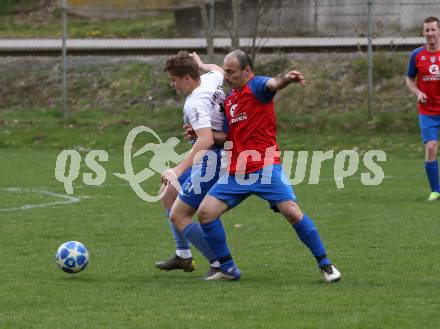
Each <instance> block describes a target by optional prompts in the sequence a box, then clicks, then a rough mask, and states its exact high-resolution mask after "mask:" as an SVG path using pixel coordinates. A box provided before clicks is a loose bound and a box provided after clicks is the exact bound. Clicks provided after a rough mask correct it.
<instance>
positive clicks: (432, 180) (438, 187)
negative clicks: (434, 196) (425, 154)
mask: <svg viewBox="0 0 440 329" xmlns="http://www.w3.org/2000/svg"><path fill="white" fill-rule="evenodd" d="M425 170H426V175H427V176H428V181H429V185H430V186H431V191H432V192H439V193H440V183H439V179H438V161H437V160H434V161H431V162H427V161H425Z"/></svg>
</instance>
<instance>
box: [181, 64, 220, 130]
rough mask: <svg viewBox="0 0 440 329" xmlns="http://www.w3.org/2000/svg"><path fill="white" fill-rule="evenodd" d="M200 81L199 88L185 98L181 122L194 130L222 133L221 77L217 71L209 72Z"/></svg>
mask: <svg viewBox="0 0 440 329" xmlns="http://www.w3.org/2000/svg"><path fill="white" fill-rule="evenodd" d="M200 81H201V83H200V86H198V87H197V88H196V89H194V90H193V92H192V93H191V94H189V95H188V96H187V97H186V100H185V105H184V107H183V121H184V123H185V124H190V125H191V126H192V128H193V129H194V130H197V129H201V128H211V129H212V130H217V131H222V130H223V125H224V121H225V115H224V113H223V102H224V101H225V93H224V92H223V88H222V86H223V75H222V74H221V73H220V72H218V71H211V72H208V73H206V74H203V75H202V76H200Z"/></svg>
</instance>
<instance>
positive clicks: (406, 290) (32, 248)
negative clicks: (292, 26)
mask: <svg viewBox="0 0 440 329" xmlns="http://www.w3.org/2000/svg"><path fill="white" fill-rule="evenodd" d="M119 136H120V137H121V140H120V144H121V145H122V144H123V142H124V139H123V137H122V136H123V135H122V134H121V135H119ZM367 141H368V142H367ZM280 142H281V145H282V148H283V149H292V150H299V149H317V150H320V149H321V150H325V149H331V148H333V147H335V148H336V149H342V148H353V147H360V148H361V149H362V150H366V149H369V148H383V149H384V150H386V152H387V161H386V162H385V163H380V165H381V166H382V168H383V169H384V172H385V176H386V177H385V179H384V181H383V183H382V184H381V185H379V186H375V187H373V186H370V187H367V186H364V185H362V184H361V183H360V172H361V171H362V170H361V169H362V168H361V169H360V170H359V171H358V172H357V173H356V174H355V175H354V176H353V177H352V178H348V179H346V180H345V188H344V189H337V188H336V186H335V183H334V180H333V161H329V162H326V163H325V164H324V166H323V168H322V174H321V181H320V183H319V184H318V185H308V184H306V183H303V184H300V185H298V186H296V188H295V190H296V193H297V195H298V197H299V201H300V204H301V205H302V207H303V209H305V210H306V211H307V213H308V214H309V215H310V216H311V217H312V218H314V220H315V222H316V224H317V226H318V228H319V230H320V233H321V236H322V238H323V239H324V241H325V243H326V246H327V249H328V252H329V255H330V257H331V259H332V260H333V261H334V262H335V264H337V265H338V267H339V268H340V270H341V271H342V272H343V279H342V281H341V282H339V283H336V284H325V283H324V282H323V281H322V280H321V276H320V273H319V272H318V270H317V268H316V265H315V262H314V259H313V258H312V257H311V255H310V254H309V252H308V250H306V248H305V247H304V246H303V245H302V244H301V243H300V242H299V240H298V239H297V238H296V235H295V234H294V233H293V231H292V229H291V228H290V227H289V226H288V224H287V223H286V222H285V221H284V220H283V219H282V218H281V217H280V216H279V215H275V214H274V213H272V212H271V211H270V210H269V209H268V207H267V205H266V204H265V203H264V202H263V201H260V200H258V199H256V198H250V199H248V200H247V201H246V202H244V203H243V204H242V205H240V206H239V207H237V208H236V209H234V210H232V211H231V212H229V213H227V214H226V215H225V216H224V218H223V219H224V224H225V228H226V231H227V233H228V238H229V243H230V246H231V249H232V252H233V255H234V256H235V258H236V261H237V263H238V264H239V266H240V268H241V270H242V273H243V277H242V280H241V281H240V282H205V281H204V280H202V276H203V275H204V274H205V272H206V271H207V269H208V268H207V264H206V263H205V262H204V260H203V259H202V257H201V256H200V255H199V254H198V253H197V252H194V253H195V257H196V263H197V268H196V271H195V272H192V273H183V272H169V273H163V272H160V271H159V270H157V269H156V268H154V265H153V264H154V262H155V261H156V260H160V259H164V258H166V257H168V256H170V255H171V254H172V252H173V243H172V240H171V237H170V234H169V230H168V225H167V223H166V221H165V218H164V216H163V212H162V210H161V207H160V205H159V204H157V203H145V202H144V201H142V200H141V199H139V198H138V197H137V196H136V195H135V193H134V192H133V191H132V190H131V188H130V187H129V185H128V183H126V182H124V181H122V180H120V179H119V178H117V177H115V176H113V175H112V173H114V172H122V171H123V158H122V146H114V147H113V148H111V149H108V153H109V161H108V162H106V163H103V166H104V168H105V169H106V172H107V179H106V182H105V184H104V185H102V186H99V187H91V186H86V185H84V184H83V183H82V182H81V175H80V177H79V179H78V180H77V181H76V182H75V184H74V197H77V198H79V199H80V201H79V202H77V203H72V204H65V205H56V206H50V207H41V208H30V209H26V210H13V211H5V209H7V208H20V207H22V206H24V205H30V204H32V205H41V204H46V203H51V202H55V201H65V200H61V199H59V198H57V197H55V196H51V195H47V194H44V192H42V191H49V192H55V193H59V194H65V192H64V189H63V185H62V184H61V183H59V182H57V181H56V180H55V178H54V168H55V160H56V157H57V155H58V153H59V152H60V150H61V149H59V148H57V149H53V148H44V147H33V146H30V147H11V146H9V147H6V148H0V159H1V161H0V232H1V239H0V241H1V259H0V261H1V267H0V277H1V278H2V285H1V293H0V328H2V329H6V328H14V329H15V328H26V329H28V328H44V329H49V328H106V329H108V328H191V329H194V328H219V327H224V328H264V329H266V328H271V329H274V328H318V327H331V328H350V329H352V328H360V329H366V328H372V329H373V328H374V329H376V328H437V327H438V295H439V293H440V288H439V285H438V277H437V275H438V273H439V271H440V266H439V265H438V262H436V261H435V257H436V251H437V249H438V247H439V240H438V235H439V233H440V226H439V225H438V219H439V216H438V214H439V210H440V202H437V203H428V202H426V201H425V199H426V197H427V196H428V188H427V182H426V178H425V175H424V172H423V162H422V158H423V153H422V149H421V148H420V146H419V140H418V136H416V135H415V134H414V135H413V134H412V135H390V136H386V135H378V136H376V137H374V138H372V137H370V136H368V135H359V136H356V135H355V136H353V134H352V135H351V136H348V135H347V136H344V135H334V136H327V137H326V138H325V140H322V137H318V136H316V135H315V136H309V135H305V134H299V135H298V136H294V135H293V134H289V135H285V136H283V135H282V136H281V137H280ZM100 146H101V145H100V144H99V141H98V143H97V145H96V146H94V148H96V149H98V148H100ZM82 155H83V158H84V155H85V154H84V153H82ZM141 160H142V159H141ZM146 160H147V159H143V161H146ZM145 163H146V162H145ZM145 163H142V161H140V162H138V163H137V164H136V165H137V166H138V168H144V167H145ZM86 171H88V169H87V167H85V166H84V165H83V166H82V167H81V173H84V172H86ZM364 171H365V169H364ZM307 178H308V175H307V176H306V179H307ZM146 183H147V186H145V187H146V188H147V189H148V190H149V191H154V190H155V188H156V186H157V185H158V183H159V179H158V177H157V176H155V177H154V178H151V179H150V180H148V181H147V182H146ZM10 188H18V189H16V190H11V189H10ZM235 224H241V227H238V228H237V227H235ZM68 240H78V241H81V242H83V243H84V244H85V245H86V246H87V247H88V249H89V252H90V254H91V256H90V264H89V267H88V268H87V269H86V270H85V271H84V272H82V273H79V274H76V275H69V274H66V273H63V272H62V271H60V270H59V269H58V268H57V266H56V263H55V260H54V254H55V251H56V249H57V248H58V246H59V245H60V244H61V243H63V242H65V241H68Z"/></svg>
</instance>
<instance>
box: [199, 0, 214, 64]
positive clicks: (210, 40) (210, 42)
mask: <svg viewBox="0 0 440 329" xmlns="http://www.w3.org/2000/svg"><path fill="white" fill-rule="evenodd" d="M198 5H199V8H200V14H201V16H202V26H203V31H204V32H205V38H206V45H207V52H208V57H209V61H213V60H214V29H213V28H212V25H213V23H214V22H213V17H211V24H210V23H209V9H208V8H210V7H211V6H213V5H214V1H212V0H198ZM211 12H212V11H211Z"/></svg>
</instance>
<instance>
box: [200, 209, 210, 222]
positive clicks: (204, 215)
mask: <svg viewBox="0 0 440 329" xmlns="http://www.w3.org/2000/svg"><path fill="white" fill-rule="evenodd" d="M210 216H211V212H210V211H209V209H208V208H207V207H200V208H199V210H197V219H198V220H199V222H200V223H202V224H205V223H208V222H209V219H210Z"/></svg>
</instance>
